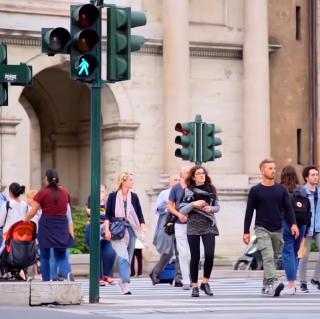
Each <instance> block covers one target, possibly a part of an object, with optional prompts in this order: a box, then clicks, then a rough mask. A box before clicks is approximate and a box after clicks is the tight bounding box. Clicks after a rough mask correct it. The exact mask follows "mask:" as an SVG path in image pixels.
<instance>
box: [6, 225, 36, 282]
mask: <svg viewBox="0 0 320 319" xmlns="http://www.w3.org/2000/svg"><path fill="white" fill-rule="evenodd" d="M36 233H37V226H36V224H35V223H34V222H32V221H31V222H25V221H19V222H17V223H15V224H13V225H12V226H11V227H10V228H9V230H8V231H7V233H6V236H5V247H4V249H3V251H2V253H1V255H0V279H1V280H27V268H28V267H29V266H31V265H33V264H34V263H35V262H36V260H37V248H36Z"/></svg>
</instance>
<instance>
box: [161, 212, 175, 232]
mask: <svg viewBox="0 0 320 319" xmlns="http://www.w3.org/2000/svg"><path fill="white" fill-rule="evenodd" d="M176 220H177V217H176V216H174V215H172V214H169V216H168V217H167V220H166V222H165V223H164V225H163V227H164V231H165V233H167V234H168V235H170V236H171V235H174V224H175V223H176Z"/></svg>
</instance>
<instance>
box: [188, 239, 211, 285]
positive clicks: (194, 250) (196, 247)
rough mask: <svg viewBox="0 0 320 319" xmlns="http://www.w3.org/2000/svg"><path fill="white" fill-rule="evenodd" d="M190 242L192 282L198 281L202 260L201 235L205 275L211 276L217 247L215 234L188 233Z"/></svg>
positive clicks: (205, 276) (206, 276)
mask: <svg viewBox="0 0 320 319" xmlns="http://www.w3.org/2000/svg"><path fill="white" fill-rule="evenodd" d="M187 237H188V243H189V247H190V254H191V260H190V276H191V282H192V283H198V272H199V262H200V237H202V242H203V246H204V266H203V277H204V278H208V279H209V278H210V275H211V271H212V268H213V258H214V248H215V236H214V234H204V235H188V236H187Z"/></svg>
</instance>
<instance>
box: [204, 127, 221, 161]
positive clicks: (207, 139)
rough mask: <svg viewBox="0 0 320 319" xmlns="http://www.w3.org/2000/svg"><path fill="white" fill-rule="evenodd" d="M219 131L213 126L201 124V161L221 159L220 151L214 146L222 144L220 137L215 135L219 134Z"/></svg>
mask: <svg viewBox="0 0 320 319" xmlns="http://www.w3.org/2000/svg"><path fill="white" fill-rule="evenodd" d="M220 132H221V129H220V128H219V127H218V126H216V125H215V124H207V123H203V124H202V146H203V147H202V161H203V162H208V161H214V160H215V159H216V158H220V157H222V153H221V151H220V150H217V149H216V146H218V145H221V144H222V140H221V138H220V137H217V136H216V133H220Z"/></svg>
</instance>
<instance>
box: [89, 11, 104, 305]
mask: <svg viewBox="0 0 320 319" xmlns="http://www.w3.org/2000/svg"><path fill="white" fill-rule="evenodd" d="M100 17H101V9H100ZM99 34H100V35H101V18H100V19H99ZM100 39H101V36H100ZM100 45H101V44H100ZM98 68H99V71H98V77H97V79H96V80H95V81H94V82H93V83H92V88H91V193H90V194H91V196H90V200H91V203H90V208H91V217H90V223H91V227H90V283H89V302H90V303H99V277H100V184H101V183H100V176H101V86H102V85H101V84H102V82H101V49H100V50H99V53H98Z"/></svg>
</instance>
